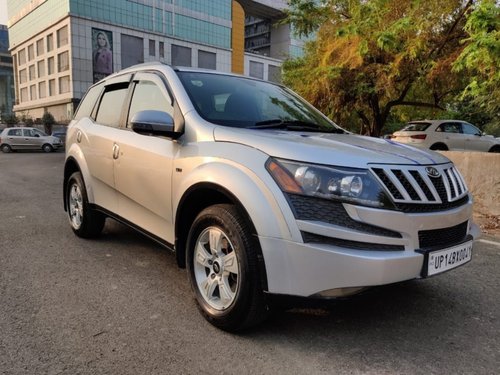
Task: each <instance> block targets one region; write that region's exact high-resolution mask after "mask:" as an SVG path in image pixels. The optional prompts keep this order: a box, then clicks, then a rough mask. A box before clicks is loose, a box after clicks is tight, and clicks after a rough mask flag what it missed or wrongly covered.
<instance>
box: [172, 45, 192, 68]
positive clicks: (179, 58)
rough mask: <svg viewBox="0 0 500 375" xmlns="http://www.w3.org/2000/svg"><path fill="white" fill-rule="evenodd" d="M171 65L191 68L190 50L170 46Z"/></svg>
mask: <svg viewBox="0 0 500 375" xmlns="http://www.w3.org/2000/svg"><path fill="white" fill-rule="evenodd" d="M172 65H177V66H191V48H188V47H182V46H177V45H175V44H172Z"/></svg>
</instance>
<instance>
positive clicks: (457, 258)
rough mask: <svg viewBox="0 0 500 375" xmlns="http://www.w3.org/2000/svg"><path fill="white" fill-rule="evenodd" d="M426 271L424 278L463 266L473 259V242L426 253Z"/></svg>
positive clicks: (424, 271)
mask: <svg viewBox="0 0 500 375" xmlns="http://www.w3.org/2000/svg"><path fill="white" fill-rule="evenodd" d="M424 255H425V258H424V270H423V272H422V276H423V277H426V276H432V275H437V274H438V273H441V272H445V271H449V270H451V269H453V268H456V267H458V266H461V265H462V264H465V263H467V262H469V261H470V260H471V259H472V241H467V242H465V243H462V244H460V245H456V246H453V247H449V248H447V249H443V250H435V251H429V252H426V253H424Z"/></svg>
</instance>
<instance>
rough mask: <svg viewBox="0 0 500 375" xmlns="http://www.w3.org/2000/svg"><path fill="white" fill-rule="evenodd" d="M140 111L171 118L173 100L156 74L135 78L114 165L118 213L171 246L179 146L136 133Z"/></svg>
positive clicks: (171, 141)
mask: <svg viewBox="0 0 500 375" xmlns="http://www.w3.org/2000/svg"><path fill="white" fill-rule="evenodd" d="M143 110H158V111H163V112H168V113H169V114H170V115H171V116H173V111H174V110H173V98H172V96H171V95H170V93H169V91H168V89H167V86H166V83H165V81H164V78H163V77H162V76H160V75H158V74H156V73H144V72H141V73H138V74H136V75H135V76H134V79H133V87H132V96H131V99H130V107H129V111H128V115H127V127H126V129H125V130H124V131H122V132H121V133H120V135H119V138H117V140H116V144H117V146H118V148H119V152H118V155H117V158H116V159H115V162H114V175H115V184H116V190H117V192H118V210H119V211H118V212H119V215H120V216H121V217H123V218H124V219H126V220H127V221H129V222H131V223H133V224H135V225H137V226H139V227H140V228H142V229H143V230H146V231H147V232H149V233H151V234H153V235H155V236H157V237H159V238H160V239H162V240H164V241H167V242H169V243H173V242H174V238H173V230H172V228H173V225H172V223H173V218H172V202H171V195H172V191H171V180H172V165H173V158H174V155H175V154H176V152H177V148H178V144H177V142H175V141H173V140H172V139H169V138H166V137H157V136H148V135H141V134H138V133H135V132H134V131H132V129H131V120H132V118H133V116H134V114H135V113H137V112H138V111H143Z"/></svg>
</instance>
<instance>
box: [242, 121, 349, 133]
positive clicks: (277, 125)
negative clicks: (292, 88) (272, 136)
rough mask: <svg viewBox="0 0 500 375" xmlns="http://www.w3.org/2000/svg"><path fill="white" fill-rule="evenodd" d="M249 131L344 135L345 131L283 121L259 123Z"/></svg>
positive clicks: (300, 122)
mask: <svg viewBox="0 0 500 375" xmlns="http://www.w3.org/2000/svg"><path fill="white" fill-rule="evenodd" d="M247 129H286V130H295V131H301V130H303V131H313V132H321V133H344V131H343V130H341V129H337V128H335V127H332V128H329V129H325V128H322V127H320V126H319V125H318V124H315V123H313V122H308V121H301V120H281V119H272V120H266V121H259V122H256V123H255V125H253V126H249V127H248V128H247Z"/></svg>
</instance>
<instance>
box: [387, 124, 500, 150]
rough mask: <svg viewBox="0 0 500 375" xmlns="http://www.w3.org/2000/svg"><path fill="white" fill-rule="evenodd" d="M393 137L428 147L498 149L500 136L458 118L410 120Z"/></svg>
mask: <svg viewBox="0 0 500 375" xmlns="http://www.w3.org/2000/svg"><path fill="white" fill-rule="evenodd" d="M391 139H392V140H393V141H396V142H400V143H405V144H408V145H411V146H415V147H419V148H425V149H431V150H442V151H447V150H457V151H484V152H500V140H499V139H498V138H494V137H493V136H490V135H485V134H483V133H482V132H481V130H479V129H478V128H476V127H475V126H474V125H471V124H469V123H468V122H465V121H459V120H424V121H412V122H409V123H408V124H407V126H406V127H404V128H403V129H402V130H400V131H397V132H395V133H394V134H393V135H392V138H391Z"/></svg>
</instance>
